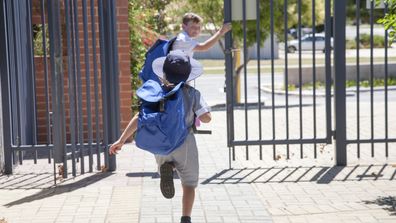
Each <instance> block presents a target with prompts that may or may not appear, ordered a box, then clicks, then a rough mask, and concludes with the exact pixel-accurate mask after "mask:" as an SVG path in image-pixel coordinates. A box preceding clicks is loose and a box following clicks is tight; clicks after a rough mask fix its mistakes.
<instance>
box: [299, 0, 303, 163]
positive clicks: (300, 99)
mask: <svg viewBox="0 0 396 223" xmlns="http://www.w3.org/2000/svg"><path fill="white" fill-rule="evenodd" d="M301 4H302V3H301V0H298V92H299V94H298V100H299V112H300V113H299V115H300V117H299V118H300V139H302V138H303V115H302V64H301V63H302V61H301ZM303 153H304V151H303V145H302V143H301V144H300V158H301V159H302V158H303V157H304V155H303Z"/></svg>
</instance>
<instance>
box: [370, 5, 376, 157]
mask: <svg viewBox="0 0 396 223" xmlns="http://www.w3.org/2000/svg"><path fill="white" fill-rule="evenodd" d="M374 7H375V6H374V1H370V123H371V140H373V139H374V46H373V45H374ZM371 157H374V142H371Z"/></svg>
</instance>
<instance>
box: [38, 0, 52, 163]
mask: <svg viewBox="0 0 396 223" xmlns="http://www.w3.org/2000/svg"><path fill="white" fill-rule="evenodd" d="M40 9H41V30H42V33H43V35H42V36H43V38H42V39H43V54H44V58H43V60H44V61H43V62H44V82H45V83H44V88H45V118H46V120H45V122H46V124H45V126H46V130H47V131H46V132H47V143H46V144H47V145H49V144H51V128H50V122H51V120H50V116H49V92H48V91H49V89H48V64H47V29H46V27H45V11H44V10H45V4H44V0H40ZM51 153H52V152H51V150H48V163H51V159H52V155H51Z"/></svg>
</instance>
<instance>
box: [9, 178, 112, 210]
mask: <svg viewBox="0 0 396 223" xmlns="http://www.w3.org/2000/svg"><path fill="white" fill-rule="evenodd" d="M111 175H113V173H110V172H105V173H96V174H94V175H90V176H87V177H85V176H82V177H84V178H83V179H81V180H78V181H75V182H72V183H70V181H72V180H73V179H67V180H66V181H64V182H63V183H61V184H58V185H57V186H52V187H50V188H45V189H42V190H41V191H40V192H38V193H36V194H33V195H30V196H28V197H24V198H21V199H19V200H16V201H13V202H10V203H8V204H5V205H4V206H5V207H12V206H15V205H19V204H23V203H26V202H32V201H36V200H41V199H44V198H48V197H52V196H55V195H59V194H63V193H68V192H72V191H75V190H78V189H80V188H83V187H86V186H88V185H90V184H93V183H96V182H98V181H100V180H103V179H105V178H107V177H109V176H111ZM30 189H35V188H30Z"/></svg>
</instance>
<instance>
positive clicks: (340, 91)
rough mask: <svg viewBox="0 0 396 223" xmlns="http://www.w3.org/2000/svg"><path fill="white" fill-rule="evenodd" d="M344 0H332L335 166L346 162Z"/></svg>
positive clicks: (343, 164)
mask: <svg viewBox="0 0 396 223" xmlns="http://www.w3.org/2000/svg"><path fill="white" fill-rule="evenodd" d="M345 25H346V2H345V1H334V29H335V27H338V28H337V32H334V73H335V74H337V75H334V82H335V84H334V85H335V90H334V92H335V96H334V100H335V105H334V108H335V113H334V116H335V128H336V134H335V136H336V137H335V139H336V143H335V158H336V159H335V161H336V165H337V166H345V165H346V164H347V153H346V98H345V97H346V93H345V80H346V64H345V62H346V60H345Z"/></svg>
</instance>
